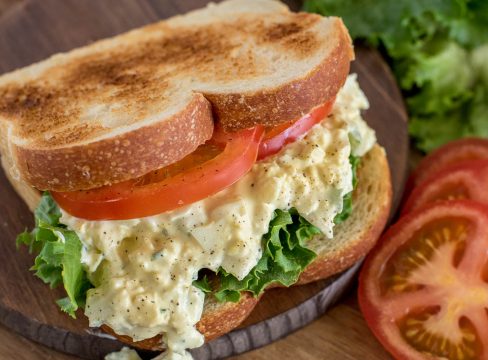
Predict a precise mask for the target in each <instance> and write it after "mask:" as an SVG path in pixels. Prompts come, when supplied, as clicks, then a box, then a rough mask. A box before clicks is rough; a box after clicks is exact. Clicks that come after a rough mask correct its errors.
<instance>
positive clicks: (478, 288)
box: [358, 200, 488, 360]
mask: <svg viewBox="0 0 488 360" xmlns="http://www.w3.org/2000/svg"><path fill="white" fill-rule="evenodd" d="M487 249H488V207H487V206H486V205H483V204H479V203H475V202H472V201H466V200H456V201H450V202H442V203H435V204H430V205H427V206H426V207H424V208H422V209H421V210H419V211H415V212H413V213H410V214H408V215H407V216H405V217H404V218H402V219H401V220H400V221H399V222H398V223H397V224H396V225H394V226H392V227H391V228H390V229H389V230H388V231H387V232H386V233H385V234H384V235H383V237H382V238H381V240H380V242H379V243H378V245H377V246H376V247H375V248H374V249H373V251H372V252H371V253H370V254H369V255H368V257H367V259H366V262H365V264H364V266H363V268H362V270H361V273H360V277H359V293H358V296H359V305H360V307H361V310H362V312H363V314H364V317H365V319H366V322H367V323H368V325H369V326H370V328H371V330H372V331H373V333H374V334H375V335H376V337H377V338H378V339H379V341H380V342H381V343H382V344H383V346H384V347H385V348H386V349H387V350H388V351H389V352H390V353H391V354H393V356H394V357H395V358H396V359H405V360H407V359H408V360H416V359H441V358H442V359H457V360H459V359H463V360H469V359H488V315H487V314H488V313H487V308H488V283H487V282H488V251H487Z"/></svg>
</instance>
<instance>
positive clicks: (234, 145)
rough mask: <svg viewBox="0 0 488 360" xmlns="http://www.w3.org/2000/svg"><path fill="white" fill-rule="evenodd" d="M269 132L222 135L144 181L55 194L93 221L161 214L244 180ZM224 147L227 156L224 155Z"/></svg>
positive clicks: (255, 130) (260, 129)
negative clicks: (262, 141) (241, 179)
mask: <svg viewBox="0 0 488 360" xmlns="http://www.w3.org/2000/svg"><path fill="white" fill-rule="evenodd" d="M263 133H264V128H263V127H261V126H257V127H255V128H252V129H245V130H242V131H239V132H237V133H232V134H222V133H217V134H216V137H215V138H216V140H213V141H212V140H211V141H210V142H209V143H207V144H205V145H204V146H203V148H200V149H198V150H197V151H196V152H195V153H193V154H190V156H188V157H186V158H184V159H183V160H182V161H180V162H178V163H176V164H173V165H170V166H169V167H165V168H163V169H161V170H158V171H156V172H152V173H149V174H147V175H146V176H144V177H142V178H138V179H134V180H129V181H125V182H122V183H119V184H114V185H110V186H104V187H101V188H98V189H93V190H88V191H73V192H52V195H53V197H54V199H55V200H56V202H57V203H58V204H59V206H61V207H62V208H63V209H64V210H66V211H67V212H68V213H70V214H71V215H74V216H77V217H80V218H84V219H88V220H123V219H133V218H139V217H144V216H150V215H155V214H160V213H162V212H165V211H170V210H173V209H176V208H178V207H181V206H184V205H187V204H191V203H194V202H196V201H198V200H201V199H204V198H206V197H208V196H210V195H213V194H215V193H217V192H219V191H220V190H222V189H224V188H226V187H228V186H230V185H232V184H233V183H234V182H236V181H237V180H239V179H240V178H241V177H242V176H243V175H244V174H246V173H247V172H248V171H249V170H250V169H251V167H252V165H253V164H254V162H255V161H256V157H257V154H258V148H259V144H260V142H261V138H262V136H263ZM224 144H225V145H224ZM222 147H223V151H222V150H219V148H222ZM215 155H216V156H215ZM212 156H215V157H213V158H212Z"/></svg>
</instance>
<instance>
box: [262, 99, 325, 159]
mask: <svg viewBox="0 0 488 360" xmlns="http://www.w3.org/2000/svg"><path fill="white" fill-rule="evenodd" d="M334 101H335V98H334V99H332V100H331V101H328V102H326V103H324V104H322V105H320V106H318V107H316V108H314V109H313V110H312V111H311V112H310V113H308V114H307V115H305V116H303V117H302V118H300V119H299V120H297V121H293V122H291V123H286V124H282V125H278V126H275V127H273V128H269V129H266V134H265V135H264V139H263V141H262V142H261V145H260V146H259V153H258V160H262V159H264V158H266V157H268V156H271V155H274V154H276V153H277V152H279V151H280V150H281V148H282V147H283V146H285V145H287V144H290V143H292V142H294V141H295V140H297V139H298V138H299V137H300V136H302V135H303V134H305V133H306V132H307V131H308V130H310V129H311V128H312V127H313V126H314V125H315V124H318V123H319V122H321V121H322V120H323V119H325V118H326V117H327V115H329V114H330V112H331V110H332V106H333V105H334Z"/></svg>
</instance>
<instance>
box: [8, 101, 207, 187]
mask: <svg viewBox="0 0 488 360" xmlns="http://www.w3.org/2000/svg"><path fill="white" fill-rule="evenodd" d="M213 126H214V125H213V120H212V109H211V106H210V103H209V102H208V101H207V100H206V99H205V98H204V97H203V95H201V94H194V96H193V99H192V101H191V102H190V103H189V105H188V106H187V107H185V108H184V109H182V111H180V112H179V113H177V114H175V115H174V116H172V118H170V119H165V120H164V121H160V122H157V123H154V124H152V125H149V126H145V127H141V128H139V129H136V130H134V131H130V132H126V133H123V134H121V135H119V136H115V137H111V138H108V139H104V140H100V141H97V142H93V143H90V144H86V145H79V146H72V147H63V148H58V149H56V148H55V149H37V150H36V149H30V148H23V147H21V146H18V145H16V144H12V147H11V151H12V152H13V154H12V156H13V158H14V159H16V161H15V163H16V165H17V170H18V171H19V172H20V174H21V176H22V177H23V178H24V179H25V180H26V181H27V182H29V183H30V184H32V185H34V186H35V187H36V188H37V189H40V190H53V191H73V190H85V189H91V188H96V187H100V186H103V185H108V184H113V183H117V182H121V181H125V180H129V179H133V178H136V177H139V176H142V175H144V174H147V173H148V172H150V171H152V170H155V169H159V168H162V167H164V166H167V165H170V164H172V163H173V162H175V159H176V160H178V159H181V158H183V157H184V156H185V155H187V154H189V153H191V152H193V151H194V150H195V149H196V148H197V147H198V146H199V145H200V144H202V143H204V142H205V141H207V140H208V139H210V138H211V137H212V133H213Z"/></svg>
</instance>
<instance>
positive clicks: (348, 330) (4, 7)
mask: <svg viewBox="0 0 488 360" xmlns="http://www.w3.org/2000/svg"><path fill="white" fill-rule="evenodd" d="M19 1H20V0H0V17H1V16H2V15H4V14H5V13H6V12H8V11H10V10H11V8H12V7H14V6H16V4H17V3H18V2H19ZM60 1H61V0H60ZM0 56H1V55H0ZM355 292H356V290H355V288H353V289H351V291H350V293H349V295H348V296H347V297H346V298H345V299H344V300H343V301H341V302H340V303H339V304H338V305H337V306H336V307H334V308H333V309H332V310H331V311H329V312H328V313H327V314H326V315H324V316H323V317H322V318H320V319H319V320H317V321H315V322H313V323H312V324H311V325H309V326H307V327H305V328H303V329H302V330H299V331H297V332H296V333H294V334H292V335H290V336H288V337H287V338H285V339H283V340H280V341H278V342H275V343H273V344H272V345H269V346H267V347H265V348H262V349H259V350H255V351H253V352H250V353H247V354H245V355H242V356H239V357H236V358H235V359H240V360H244V359H258V360H259V359H263V360H264V359H266V360H273V359H280V360H285V359H293V360H296V359H323V358H325V357H326V358H327V359H331V360H334V359H337V360H339V359H340V360H346V359H359V358H361V359H364V360H369V359H371V360H373V359H379V360H381V359H389V356H388V355H387V354H386V352H385V351H384V350H383V349H382V347H381V346H380V345H379V343H378V342H377V341H376V340H375V338H374V337H373V335H372V334H371V332H370V331H369V329H368V327H367V325H366V323H365V321H364V319H363V317H362V315H361V313H360V311H359V309H358V306H357V301H356V296H355ZM0 359H16V360H24V359H25V360H33V359H75V358H74V357H71V356H67V355H64V354H61V353H58V352H55V351H53V350H51V349H49V348H47V347H44V346H42V345H38V344H36V343H34V342H31V341H29V340H26V339H24V338H23V337H22V336H20V335H18V334H15V333H12V332H11V331H9V330H8V329H6V328H5V327H3V326H1V325H0Z"/></svg>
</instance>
